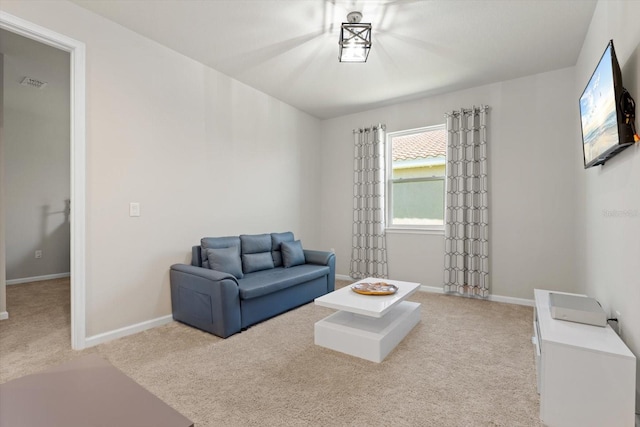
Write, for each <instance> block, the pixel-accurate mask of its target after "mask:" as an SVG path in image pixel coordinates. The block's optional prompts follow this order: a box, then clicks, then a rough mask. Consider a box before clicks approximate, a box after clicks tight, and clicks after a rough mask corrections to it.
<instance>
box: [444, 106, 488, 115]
mask: <svg viewBox="0 0 640 427" xmlns="http://www.w3.org/2000/svg"><path fill="white" fill-rule="evenodd" d="M489 109H490V107H489V106H488V105H481V106H479V107H476V106H475V105H474V106H473V107H471V108H461V109H460V110H457V111H451V112H449V113H445V114H444V116H445V117H457V116H459V115H460V114H461V113H463V114H468V113H473V114H478V113H486V112H488V111H489Z"/></svg>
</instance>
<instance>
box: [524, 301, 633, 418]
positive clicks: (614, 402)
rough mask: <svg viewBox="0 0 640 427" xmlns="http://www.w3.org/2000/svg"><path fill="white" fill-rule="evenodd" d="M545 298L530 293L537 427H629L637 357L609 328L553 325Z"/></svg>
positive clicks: (578, 324)
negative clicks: (538, 406)
mask: <svg viewBox="0 0 640 427" xmlns="http://www.w3.org/2000/svg"><path fill="white" fill-rule="evenodd" d="M549 292H550V291H545V290H540V289H536V290H535V291H534V293H535V310H534V315H533V333H534V336H533V339H532V341H533V343H534V346H535V355H536V371H537V372H536V373H537V381H538V393H540V419H541V421H542V422H543V423H544V424H545V425H547V426H550V427H564V426H576V427H588V426H594V427H602V426H612V427H613V426H615V427H633V425H634V422H635V420H634V418H635V416H634V412H635V410H634V409H635V379H636V358H635V356H634V355H633V353H632V352H631V351H630V350H629V348H628V347H627V346H626V345H625V344H624V342H623V341H622V340H621V339H620V337H619V336H618V335H617V334H616V333H615V331H614V330H613V329H611V327H609V326H607V327H605V328H602V327H599V326H591V325H583V324H580V323H573V322H567V321H564V320H556V319H552V318H551V312H550V310H549ZM552 292H553V291H552Z"/></svg>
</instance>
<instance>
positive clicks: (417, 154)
mask: <svg viewBox="0 0 640 427" xmlns="http://www.w3.org/2000/svg"><path fill="white" fill-rule="evenodd" d="M392 141H393V142H392V143H393V147H392V150H393V161H394V162H396V161H403V160H413V159H425V158H428V157H444V156H445V155H446V153H447V148H446V147H447V132H446V130H445V129H437V130H430V131H426V132H421V133H415V134H412V135H403V136H396V137H394V138H393V140H392Z"/></svg>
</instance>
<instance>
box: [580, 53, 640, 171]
mask: <svg viewBox="0 0 640 427" xmlns="http://www.w3.org/2000/svg"><path fill="white" fill-rule="evenodd" d="M627 97H629V98H630V96H629V95H628V93H627V92H626V90H625V89H624V88H623V87H622V72H621V71H620V65H619V64H618V59H617V58H616V52H615V50H614V48H613V40H611V41H610V42H609V44H608V45H607V48H606V49H605V51H604V53H603V54H602V58H600V62H599V63H598V66H597V67H596V69H595V71H594V72H593V75H592V76H591V79H589V83H587V87H586V88H585V89H584V92H583V93H582V96H581V97H580V121H581V124H582V148H583V153H584V167H585V168H590V167H591V166H596V165H603V164H604V163H605V162H606V161H607V160H608V159H610V158H611V157H613V156H615V155H616V154H618V153H619V152H621V151H622V150H624V149H625V148H627V147H629V146H631V145H633V143H634V139H633V134H634V132H633V131H632V125H630V124H628V123H626V121H628V116H626V115H625V106H626V103H628V102H629V101H628V100H627V99H626V98H627ZM630 102H633V100H632V99H631V101H630ZM634 107H635V105H634ZM634 113H635V108H634Z"/></svg>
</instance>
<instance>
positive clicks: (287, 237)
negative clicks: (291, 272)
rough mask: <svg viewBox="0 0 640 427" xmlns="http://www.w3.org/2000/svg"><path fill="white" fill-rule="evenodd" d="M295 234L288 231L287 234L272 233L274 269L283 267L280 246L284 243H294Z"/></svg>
mask: <svg viewBox="0 0 640 427" xmlns="http://www.w3.org/2000/svg"><path fill="white" fill-rule="evenodd" d="M294 240H295V239H294V238H293V233H292V232H290V231H287V232H285V233H271V256H272V257H273V265H274V267H282V252H281V251H280V245H281V244H282V242H293V241H294Z"/></svg>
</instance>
